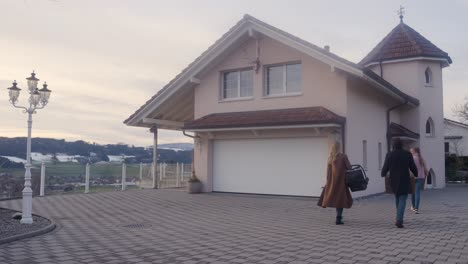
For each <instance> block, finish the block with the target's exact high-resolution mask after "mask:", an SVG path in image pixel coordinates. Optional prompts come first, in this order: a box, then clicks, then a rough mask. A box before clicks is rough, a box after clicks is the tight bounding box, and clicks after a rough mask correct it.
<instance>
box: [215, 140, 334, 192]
mask: <svg viewBox="0 0 468 264" xmlns="http://www.w3.org/2000/svg"><path fill="white" fill-rule="evenodd" d="M327 153H328V141H327V138H324V137H307V138H274V139H258V138H256V139H229V140H228V139H222V140H221V139H218V140H214V142H213V191H216V192H234V193H255V194H274V195H296V196H320V192H321V187H322V186H323V185H324V183H325V177H326V176H325V174H326V162H327Z"/></svg>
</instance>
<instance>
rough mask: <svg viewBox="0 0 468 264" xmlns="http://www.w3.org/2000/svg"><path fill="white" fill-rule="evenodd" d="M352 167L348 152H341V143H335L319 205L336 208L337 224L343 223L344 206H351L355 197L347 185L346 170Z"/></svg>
mask: <svg viewBox="0 0 468 264" xmlns="http://www.w3.org/2000/svg"><path fill="white" fill-rule="evenodd" d="M349 169H351V164H350V163H349V160H348V157H347V156H346V154H343V153H341V152H340V143H338V142H335V143H333V145H332V147H331V150H330V155H329V157H328V162H327V183H326V184H325V186H324V187H323V190H322V194H321V195H320V199H319V201H318V204H317V205H318V206H321V207H323V208H325V207H332V208H336V224H337V225H342V224H343V208H351V206H352V205H353V198H352V197H351V192H350V191H349V188H348V186H347V185H346V170H349Z"/></svg>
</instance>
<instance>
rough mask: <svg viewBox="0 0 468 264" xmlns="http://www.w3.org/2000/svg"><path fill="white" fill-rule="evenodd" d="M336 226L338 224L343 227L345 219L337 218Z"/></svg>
mask: <svg viewBox="0 0 468 264" xmlns="http://www.w3.org/2000/svg"><path fill="white" fill-rule="evenodd" d="M336 224H337V225H343V224H344V223H343V217H337V218H336Z"/></svg>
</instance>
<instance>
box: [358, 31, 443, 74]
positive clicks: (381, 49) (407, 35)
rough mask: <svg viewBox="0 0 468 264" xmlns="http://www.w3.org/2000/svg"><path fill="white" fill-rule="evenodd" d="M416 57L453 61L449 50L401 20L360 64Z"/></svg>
mask: <svg viewBox="0 0 468 264" xmlns="http://www.w3.org/2000/svg"><path fill="white" fill-rule="evenodd" d="M414 57H430V58H440V59H446V60H447V62H448V63H449V64H450V63H452V59H451V58H450V56H449V55H448V53H447V52H445V51H443V50H441V49H439V48H438V47H437V46H436V45H434V44H432V43H431V42H430V41H429V40H428V39H426V38H425V37H423V36H422V35H421V34H419V33H418V32H417V31H416V30H414V29H413V28H411V27H410V26H408V25H406V24H405V23H403V22H401V23H399V24H398V25H397V26H396V27H395V28H394V29H393V30H392V31H391V32H390V33H389V34H388V35H387V36H386V37H385V38H384V39H383V40H382V41H380V43H379V44H378V45H377V46H376V47H375V48H374V49H373V50H372V51H371V52H370V53H369V54H367V56H366V57H365V58H364V59H362V60H361V62H359V64H360V65H362V66H366V65H369V64H371V63H375V62H381V61H388V60H396V59H406V58H414Z"/></svg>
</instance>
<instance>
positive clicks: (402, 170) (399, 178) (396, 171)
mask: <svg viewBox="0 0 468 264" xmlns="http://www.w3.org/2000/svg"><path fill="white" fill-rule="evenodd" d="M410 170H411V172H412V173H413V175H418V169H417V168H416V165H415V164H414V160H413V156H412V155H411V153H410V152H409V151H406V150H404V149H403V143H402V142H401V140H400V139H396V140H395V141H394V142H393V151H391V152H390V153H388V154H387V157H386V158H385V163H384V166H383V168H382V177H385V176H386V175H387V173H388V172H389V171H390V185H391V188H392V191H393V193H394V194H395V202H396V210H397V215H396V223H395V225H396V226H397V227H398V228H403V216H404V213H405V207H406V198H408V193H411V183H410V175H409V171H410Z"/></svg>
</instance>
